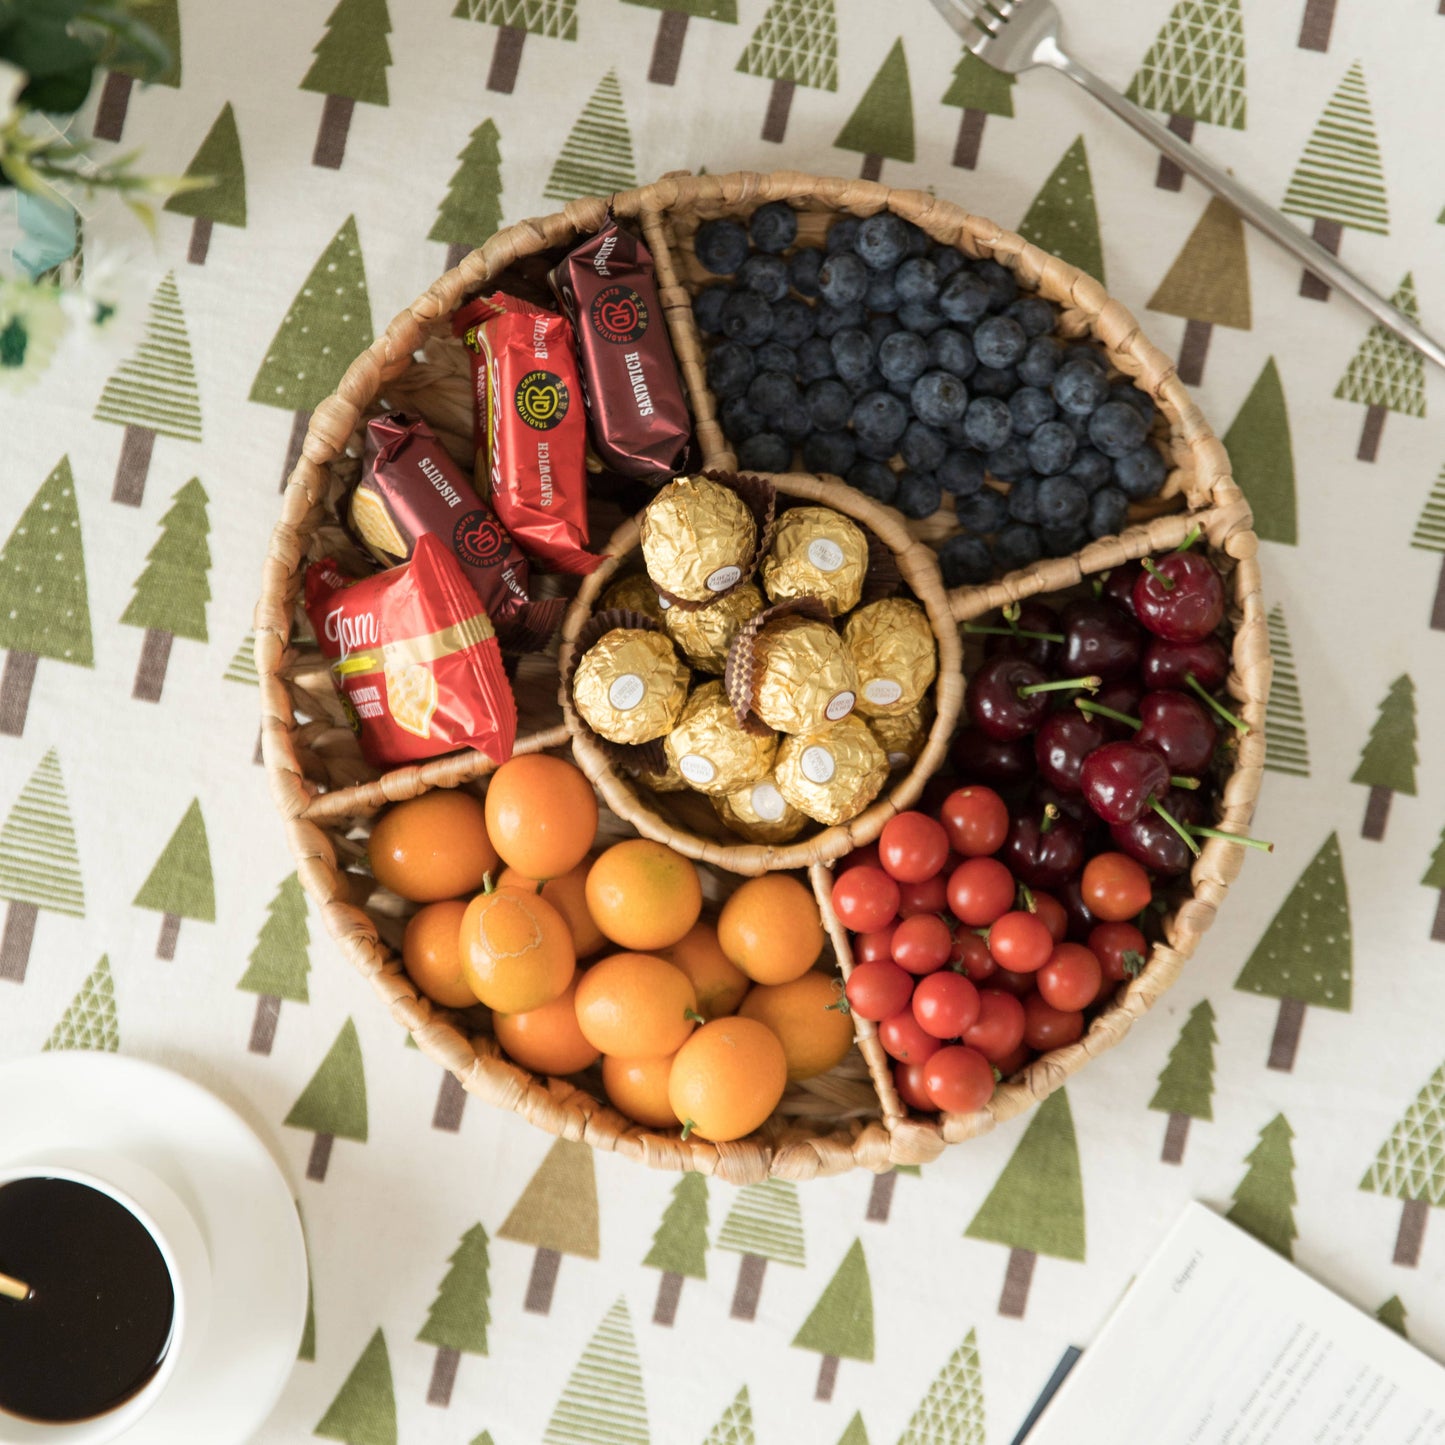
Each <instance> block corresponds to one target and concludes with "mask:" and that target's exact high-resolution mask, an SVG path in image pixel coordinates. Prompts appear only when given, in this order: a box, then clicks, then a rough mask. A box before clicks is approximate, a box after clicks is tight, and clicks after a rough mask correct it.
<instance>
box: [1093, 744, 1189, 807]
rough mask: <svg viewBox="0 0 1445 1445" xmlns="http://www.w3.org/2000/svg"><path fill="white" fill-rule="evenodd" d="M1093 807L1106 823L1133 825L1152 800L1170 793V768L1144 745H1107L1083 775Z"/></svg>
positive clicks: (1159, 755)
mask: <svg viewBox="0 0 1445 1445" xmlns="http://www.w3.org/2000/svg"><path fill="white" fill-rule="evenodd" d="M1080 780H1081V782H1082V784H1083V789H1084V796H1085V797H1086V798H1087V799H1088V800H1089V806H1090V807H1091V808H1092V809H1093V810H1094V811H1095V812H1096V813H1097V814H1098V815H1099V816H1100V817H1101V818H1102V819H1103V820H1104V821H1105V822H1106V823H1132V822H1133V821H1134V819H1135V818H1137V817H1138V816H1139V814H1140V813H1142V812H1144V810H1145V809H1146V808H1148V806H1149V803H1150V800H1151V799H1154V798H1162V797H1163V796H1164V794H1165V793H1167V792H1168V791H1169V764H1168V763H1166V762H1165V761H1164V758H1163V756H1162V754H1160V753H1159V752H1157V751H1156V750H1155V749H1154V748H1151V747H1146V746H1145V745H1144V744H1142V743H1105V744H1104V746H1103V747H1101V748H1096V749H1095V750H1094V751H1093V752H1092V753H1090V754H1089V756H1088V757H1086V758H1085V759H1084V767H1083V771H1082V773H1081V774H1080Z"/></svg>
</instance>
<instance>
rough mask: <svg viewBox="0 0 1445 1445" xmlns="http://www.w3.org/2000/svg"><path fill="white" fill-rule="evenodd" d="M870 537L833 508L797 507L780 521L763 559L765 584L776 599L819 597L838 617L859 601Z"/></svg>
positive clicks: (769, 594) (789, 600)
mask: <svg viewBox="0 0 1445 1445" xmlns="http://www.w3.org/2000/svg"><path fill="white" fill-rule="evenodd" d="M867 570H868V540H867V538H866V537H864V535H863V532H862V530H861V529H860V528H859V527H858V525H857V524H856V523H854V522H851V521H849V519H848V518H847V517H845V516H844V515H843V514H842V512H835V511H834V510H833V509H832V508H831V507H794V508H792V509H791V510H790V511H787V512H784V513H783V515H782V516H781V517H780V518H779V519H778V524H777V529H776V530H775V531H774V533H773V545H772V546H771V547H770V548H769V549H768V555H767V556H766V557H764V558H763V586H764V587H765V588H767V592H768V596H769V598H771V599H772V601H774V602H791V601H792V599H793V598H795V597H816V598H818V600H819V601H820V602H822V603H823V605H824V606H825V607H827V609H828V611H829V612H831V613H832V614H833V616H834V617H840V616H842V614H843V613H845V612H847V611H849V610H850V609H851V608H854V607H856V606H857V605H858V599H859V597H860V596H862V593H863V575H864V573H865V572H867Z"/></svg>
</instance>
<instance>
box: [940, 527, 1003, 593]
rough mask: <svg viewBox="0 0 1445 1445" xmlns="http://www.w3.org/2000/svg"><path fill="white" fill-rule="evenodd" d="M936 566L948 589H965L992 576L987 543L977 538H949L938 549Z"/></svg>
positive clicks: (991, 560) (991, 564) (991, 563)
mask: <svg viewBox="0 0 1445 1445" xmlns="http://www.w3.org/2000/svg"><path fill="white" fill-rule="evenodd" d="M938 565H939V568H940V569H941V571H942V572H943V581H944V585H945V586H948V587H967V586H969V585H971V584H975V583H979V582H987V581H988V580H989V578H990V577H992V576H993V559H992V558H991V557H990V556H989V553H988V543H987V542H983V541H980V540H979V538H977V537H964V536H956V537H950V538H949V539H948V540H947V541H946V542H945V543H944V544H943V545H942V546H941V547H940V548H939V549H938Z"/></svg>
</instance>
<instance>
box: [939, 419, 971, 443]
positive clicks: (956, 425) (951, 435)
mask: <svg viewBox="0 0 1445 1445" xmlns="http://www.w3.org/2000/svg"><path fill="white" fill-rule="evenodd" d="M964 415H965V416H967V413H966V412H965V413H964ZM942 431H943V434H944V436H946V437H947V438H948V444H949V446H951V447H952V448H953V449H954V450H955V451H961V450H962V449H963V448H964V447H968V446H970V445H971V444H970V442H969V440H968V432H967V430H966V429H965V427H964V424H963V422H962V421H951V422H949V424H948V425H947V426H946V427H943V428H942Z"/></svg>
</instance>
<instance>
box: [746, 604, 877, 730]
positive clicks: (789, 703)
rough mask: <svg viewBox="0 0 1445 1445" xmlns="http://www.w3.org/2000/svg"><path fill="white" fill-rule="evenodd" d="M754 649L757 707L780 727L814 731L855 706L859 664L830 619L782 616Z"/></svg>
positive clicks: (762, 634) (761, 715)
mask: <svg viewBox="0 0 1445 1445" xmlns="http://www.w3.org/2000/svg"><path fill="white" fill-rule="evenodd" d="M753 649H754V653H753V655H754V663H753V711H754V712H755V713H756V714H757V715H758V717H759V718H760V719H761V720H762V721H763V722H765V723H766V724H767V725H768V726H769V727H770V728H772V729H773V730H774V731H775V732H780V733H806V732H812V731H814V730H815V729H817V728H822V727H827V726H828V724H829V723H835V722H837V721H838V720H839V719H840V718H845V717H847V716H848V714H849V713H850V712H852V711H853V705H854V703H855V702H856V701H857V697H858V669H857V668H856V667H855V666H854V664H853V659H852V657H851V656H850V655H849V653H848V650H847V648H845V647H844V646H843V639H842V638H841V637H839V636H838V633H837V631H836V630H835V629H834V628H832V627H830V626H829V625H828V624H827V623H826V622H815V621H813V619H812V618H809V617H780V618H778V619H777V621H776V622H770V623H768V624H767V626H765V627H764V628H763V629H762V631H761V632H759V633H758V635H757V636H756V638H754V639H753Z"/></svg>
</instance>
